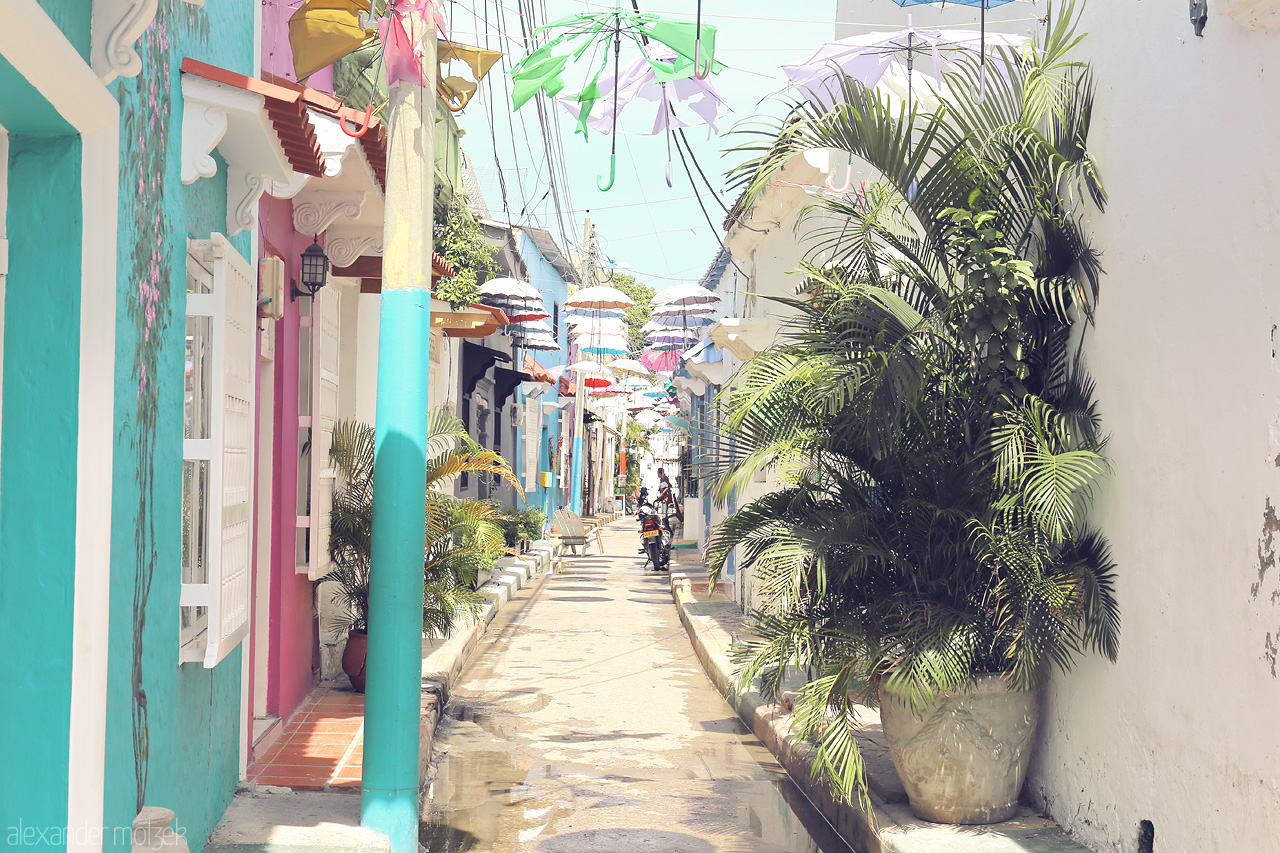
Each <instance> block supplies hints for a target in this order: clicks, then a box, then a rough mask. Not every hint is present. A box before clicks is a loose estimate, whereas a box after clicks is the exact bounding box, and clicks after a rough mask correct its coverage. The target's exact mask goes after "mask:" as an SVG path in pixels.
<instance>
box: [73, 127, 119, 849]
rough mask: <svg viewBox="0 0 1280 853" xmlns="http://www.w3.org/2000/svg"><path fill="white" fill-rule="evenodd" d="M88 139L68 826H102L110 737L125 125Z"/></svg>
mask: <svg viewBox="0 0 1280 853" xmlns="http://www.w3.org/2000/svg"><path fill="white" fill-rule="evenodd" d="M82 140H83V156H84V160H83V167H82V172H81V186H82V193H83V202H82V203H83V208H84V223H85V225H84V235H83V240H84V242H83V244H82V250H81V254H82V261H81V263H82V268H81V277H80V389H79V394H80V400H79V403H80V405H79V412H78V414H79V425H78V429H79V443H78V447H77V459H76V587H75V629H74V651H73V656H72V677H71V744H70V746H71V748H70V766H69V768H68V769H69V775H68V782H69V792H68V793H69V799H68V813H67V814H68V825H69V826H73V827H75V826H80V827H100V826H102V808H103V806H102V801H103V785H104V782H105V760H106V740H107V720H106V717H107V648H108V646H107V640H108V628H109V621H110V619H109V617H110V608H109V607H108V601H109V599H110V596H111V504H112V501H111V483H112V476H111V469H112V453H113V449H114V445H115V429H114V425H115V350H116V346H115V344H116V275H115V271H116V228H117V224H116V216H117V212H118V209H119V207H118V204H117V193H118V185H117V181H118V179H119V162H120V155H119V147H120V130H119V127H118V125H116V124H114V123H113V124H111V125H108V126H107V127H105V128H103V129H101V130H98V131H94V132H92V133H85V134H82ZM86 835H87V836H88V838H86V839H84V841H85V843H84V844H73V843H72V842H71V841H68V845H67V849H68V850H72V849H79V850H100V849H101V847H102V845H101V839H100V837H98V836H95V835H94V834H92V833H87V834H86ZM69 837H73V836H70V835H69ZM95 839H96V843H95Z"/></svg>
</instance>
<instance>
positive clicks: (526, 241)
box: [517, 228, 578, 520]
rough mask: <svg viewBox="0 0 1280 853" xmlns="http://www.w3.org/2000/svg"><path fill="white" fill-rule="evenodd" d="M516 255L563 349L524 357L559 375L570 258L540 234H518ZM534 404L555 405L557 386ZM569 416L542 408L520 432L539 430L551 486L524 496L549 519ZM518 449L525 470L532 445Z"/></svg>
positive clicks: (556, 501)
mask: <svg viewBox="0 0 1280 853" xmlns="http://www.w3.org/2000/svg"><path fill="white" fill-rule="evenodd" d="M520 254H521V256H522V257H523V258H524V260H525V263H526V264H527V266H528V271H529V283H530V284H532V285H533V286H534V287H536V288H537V289H538V291H539V292H540V293H542V295H543V298H544V307H545V309H546V312H547V313H548V314H550V315H551V316H550V317H549V318H548V319H547V320H546V322H547V324H548V325H550V326H551V327H552V329H553V331H554V332H555V336H556V342H557V343H559V344H560V347H561V350H560V351H559V352H554V351H540V352H527V353H526V355H527V356H528V357H530V358H532V359H533V360H534V361H535V362H537V363H538V364H539V365H541V366H542V367H543V368H546V369H547V370H550V371H551V372H552V373H553V374H556V375H559V373H560V371H562V370H563V368H564V366H565V365H567V364H568V355H569V333H568V327H567V325H566V324H565V322H564V319H563V316H562V315H563V312H564V308H563V306H564V301H565V300H566V299H568V298H569V285H570V283H577V281H578V274H577V272H576V271H575V270H574V268H573V264H572V262H571V261H570V259H569V258H568V256H567V255H565V254H564V253H563V252H562V251H561V249H560V247H559V246H558V245H557V244H556V242H555V240H554V239H553V238H552V237H551V234H550V233H549V232H547V231H545V230H543V229H540V228H522V229H520ZM557 368H559V370H557ZM520 393H521V400H522V402H527V399H526V397H525V392H524V391H521V392H520ZM537 399H538V400H539V401H541V402H544V403H555V402H557V401H558V399H559V383H556V384H555V385H553V386H552V387H551V388H550V389H549V390H547V391H546V392H544V393H543V394H542V395H541V396H540V397H538V398H537ZM567 399H568V398H566V400H567ZM567 411H568V407H567V406H565V407H560V408H553V407H551V406H547V405H542V406H540V407H539V413H538V418H537V423H536V424H534V425H532V426H531V425H530V423H529V421H528V420H527V419H526V421H525V425H524V426H523V427H522V429H523V430H525V432H524V434H523V436H522V438H524V439H528V438H529V436H528V430H530V429H535V430H536V431H537V438H536V445H537V454H538V463H537V471H538V473H539V475H541V474H542V473H548V474H550V475H551V476H550V478H549V479H550V485H542V478H541V476H539V478H538V479H537V481H536V487H535V488H534V489H533V490H532V491H526V493H525V499H526V501H527V504H528V505H529V506H534V507H540V508H541V509H542V510H543V512H545V513H546V515H547V518H548V520H550V518H551V515H552V514H553V513H554V512H555V511H556V510H558V509H562V508H563V507H564V506H565V503H564V494H565V491H564V486H563V484H562V483H561V482H560V478H559V474H560V471H559V462H560V459H561V458H562V455H563V454H564V453H565V452H566V451H565V446H566V445H568V443H569V442H570V441H572V435H571V432H572V429H573V424H572V421H570V420H568V419H567V417H566V412H567ZM519 444H520V448H521V456H520V459H519V461H518V462H517V465H518V466H519V470H522V471H523V470H528V469H529V466H528V464H527V463H528V462H529V461H530V460H529V459H528V457H527V455H526V454H528V453H529V449H530V448H532V447H533V446H534V442H533V440H522V441H520V443H519Z"/></svg>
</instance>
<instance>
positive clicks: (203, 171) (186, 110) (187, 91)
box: [182, 75, 227, 184]
mask: <svg viewBox="0 0 1280 853" xmlns="http://www.w3.org/2000/svg"><path fill="white" fill-rule="evenodd" d="M199 88H200V86H199V84H198V83H197V82H195V81H194V79H193V78H191V77H188V76H186V75H183V78H182V101H183V107H182V182H183V183H184V184H194V183H195V182H196V181H198V180H199V179H201V178H211V177H213V175H214V174H215V173H216V172H217V171H218V163H217V161H215V160H214V159H213V149H214V148H217V147H218V143H219V142H221V141H222V137H223V136H224V135H225V134H226V132H227V111H226V110H225V109H223V108H222V107H220V106H218V105H217V104H214V103H211V102H209V101H207V100H205V99H203V98H201V97H200V96H199V94H198V92H197V91H196V90H198V89H199Z"/></svg>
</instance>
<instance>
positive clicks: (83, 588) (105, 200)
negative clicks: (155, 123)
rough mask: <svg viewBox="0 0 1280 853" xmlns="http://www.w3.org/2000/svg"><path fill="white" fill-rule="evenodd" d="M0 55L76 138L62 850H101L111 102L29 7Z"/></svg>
mask: <svg viewBox="0 0 1280 853" xmlns="http://www.w3.org/2000/svg"><path fill="white" fill-rule="evenodd" d="M5 13H6V14H5V19H6V20H7V21H9V22H10V25H8V26H5V27H0V54H3V55H4V57H5V59H6V60H7V61H8V62H9V63H10V64H12V65H13V67H14V69H15V70H17V72H18V73H19V74H21V75H22V76H23V77H24V78H26V79H27V80H28V81H29V82H30V83H31V84H32V85H33V86H35V88H36V90H37V91H38V92H40V94H41V96H42V97H44V98H45V99H46V100H47V101H48V102H49V103H50V104H51V105H52V106H53V107H54V108H55V109H57V111H58V113H59V114H60V115H61V116H62V117H63V118H64V119H65V120H66V121H67V122H68V123H70V124H71V126H72V127H73V128H75V129H76V130H77V131H79V132H80V134H81V137H82V141H83V146H82V150H83V162H82V167H81V188H82V189H81V191H82V195H83V199H82V205H83V210H84V232H83V238H82V245H81V264H82V268H81V305H80V322H81V331H80V334H81V340H80V384H79V413H78V429H79V442H78V447H77V462H76V557H75V561H76V562H75V566H76V568H75V572H76V574H75V577H76V583H75V592H74V617H73V625H74V627H73V629H72V631H73V634H72V663H71V673H72V677H71V709H70V736H69V740H68V749H69V757H68V766H67V782H68V789H67V826H68V829H69V831H68V833H67V837H68V843H67V849H68V851H72V850H75V851H95V853H96V851H100V850H101V849H102V838H101V827H102V822H103V793H104V782H105V766H106V765H105V760H106V759H105V756H106V716H107V639H108V625H109V608H108V601H109V597H110V589H111V563H110V554H111V499H110V496H111V464H112V452H113V448H114V440H115V435H114V429H113V424H114V423H115V399H114V396H115V316H116V262H117V261H116V220H117V213H118V204H117V197H118V190H117V181H118V178H119V160H120V158H119V146H120V124H119V122H120V114H119V106H118V104H117V103H116V100H115V98H113V97H112V96H111V94H110V93H109V92H107V90H106V88H105V87H104V86H103V85H102V83H101V82H100V81H99V79H98V77H97V75H96V74H94V72H93V70H92V69H91V68H90V67H89V66H88V65H87V64H86V63H85V62H84V61H83V60H82V59H81V58H80V55H79V53H78V52H77V51H76V49H75V48H74V47H73V46H72V45H71V43H70V42H68V41H67V39H66V37H65V36H64V35H63V34H62V31H61V30H60V29H58V26H57V25H56V24H54V22H53V21H52V19H50V18H49V16H48V15H47V14H46V13H45V12H44V10H43V9H42V8H41V7H40V5H39V4H38V3H37V2H36V0H7V2H6V4H5Z"/></svg>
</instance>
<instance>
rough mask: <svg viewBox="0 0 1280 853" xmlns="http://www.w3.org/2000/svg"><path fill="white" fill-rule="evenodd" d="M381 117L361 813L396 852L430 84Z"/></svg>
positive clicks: (425, 382) (420, 25) (411, 744)
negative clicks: (382, 191)
mask: <svg viewBox="0 0 1280 853" xmlns="http://www.w3.org/2000/svg"><path fill="white" fill-rule="evenodd" d="M412 23H413V25H414V29H416V30H417V31H418V32H425V33H427V34H428V37H427V38H424V39H422V40H421V48H422V50H423V52H424V54H425V55H424V56H423V59H422V64H423V67H424V68H426V69H428V72H429V73H430V74H431V76H432V77H434V75H435V67H436V40H435V38H434V28H432V27H430V25H429V24H428V23H427V22H425V21H422V20H421V19H420V18H417V16H416V15H415V16H412ZM387 124H388V126H387V132H388V140H387V188H386V214H385V220H384V226H383V228H384V230H383V234H384V236H383V244H384V245H385V246H386V250H385V251H384V253H383V262H382V263H383V276H382V303H381V316H380V325H379V338H378V392H377V423H376V425H375V436H376V457H375V462H374V494H373V567H372V570H371V572H370V584H369V651H368V663H367V673H368V676H367V678H368V680H367V686H366V690H367V692H366V694H365V755H364V779H363V781H362V785H361V795H360V822H361V824H363V825H364V826H367V827H370V828H371V829H374V830H376V831H378V832H381V833H383V834H385V835H386V836H387V837H388V838H389V839H390V841H391V850H392V853H417V851H418V805H419V778H418V771H419V767H418V750H419V737H420V735H419V727H420V725H421V713H422V692H421V691H422V594H423V590H422V587H423V576H422V550H423V528H424V525H425V519H426V458H427V456H426V445H427V393H426V389H427V388H429V387H430V360H429V358H430V355H429V353H430V349H431V347H430V344H431V240H430V236H429V235H430V234H431V216H432V209H431V206H432V197H433V193H432V189H433V187H432V184H433V182H434V180H435V174H434V167H435V156H434V150H433V143H434V137H435V94H434V92H431V91H427V90H425V89H424V88H423V87H422V86H418V85H414V84H412V83H409V82H405V83H403V84H401V85H398V86H395V87H394V88H392V89H391V102H390V105H389V108H388V122H387Z"/></svg>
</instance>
